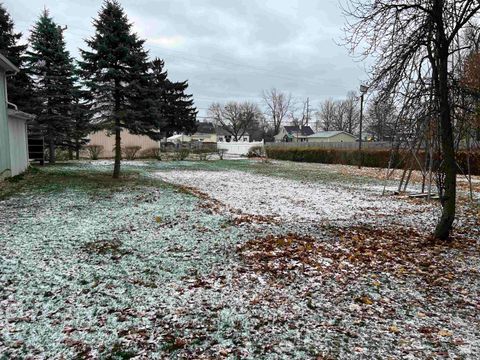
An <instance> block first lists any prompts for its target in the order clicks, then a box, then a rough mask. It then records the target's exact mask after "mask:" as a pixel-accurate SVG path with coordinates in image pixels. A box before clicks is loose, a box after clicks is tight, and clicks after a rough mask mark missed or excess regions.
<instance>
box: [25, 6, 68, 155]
mask: <svg viewBox="0 0 480 360" xmlns="http://www.w3.org/2000/svg"><path fill="white" fill-rule="evenodd" d="M30 44H31V50H30V51H28V52H27V65H28V68H29V72H30V74H31V75H32V78H33V82H34V93H35V98H36V99H38V103H36V104H34V109H33V113H34V114H35V115H36V116H37V117H36V119H35V121H34V123H33V128H34V130H35V131H37V132H41V133H42V134H43V135H44V136H45V140H46V142H47V143H48V146H49V161H50V163H54V162H55V149H56V146H57V145H65V144H66V143H68V141H69V131H70V128H71V125H72V104H73V97H74V68H73V60H72V58H71V57H70V54H69V52H68V51H67V50H66V45H65V41H64V38H63V30H62V29H61V27H60V26H58V25H57V24H56V23H55V22H54V21H53V19H52V18H51V17H50V16H49V14H48V11H47V10H45V11H44V12H43V13H42V15H41V16H40V18H39V19H38V21H37V23H36V24H35V26H34V28H33V30H32V33H31V36H30Z"/></svg>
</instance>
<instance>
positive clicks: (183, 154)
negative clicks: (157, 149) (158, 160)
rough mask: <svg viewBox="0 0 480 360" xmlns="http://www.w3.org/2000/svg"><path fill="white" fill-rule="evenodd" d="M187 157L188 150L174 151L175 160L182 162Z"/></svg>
mask: <svg viewBox="0 0 480 360" xmlns="http://www.w3.org/2000/svg"><path fill="white" fill-rule="evenodd" d="M188 155H190V149H188V148H183V147H182V148H179V149H176V150H175V160H177V161H183V160H185V159H186V158H187V157H188Z"/></svg>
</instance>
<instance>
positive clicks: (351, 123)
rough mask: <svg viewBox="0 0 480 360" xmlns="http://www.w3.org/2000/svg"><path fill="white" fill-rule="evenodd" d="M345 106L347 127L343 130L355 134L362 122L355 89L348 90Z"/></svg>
mask: <svg viewBox="0 0 480 360" xmlns="http://www.w3.org/2000/svg"><path fill="white" fill-rule="evenodd" d="M343 106H344V108H345V128H344V129H343V131H346V132H348V133H350V134H353V133H355V132H356V131H357V128H358V125H359V123H360V111H359V110H358V96H357V94H356V93H355V91H350V92H348V94H347V98H346V99H345V100H344V101H343Z"/></svg>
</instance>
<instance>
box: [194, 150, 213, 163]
mask: <svg viewBox="0 0 480 360" xmlns="http://www.w3.org/2000/svg"><path fill="white" fill-rule="evenodd" d="M193 152H194V154H196V155H198V159H199V160H201V161H205V160H208V157H209V156H210V155H211V154H212V149H209V148H200V149H196V150H194V151H193Z"/></svg>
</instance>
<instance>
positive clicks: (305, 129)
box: [284, 125, 314, 136]
mask: <svg viewBox="0 0 480 360" xmlns="http://www.w3.org/2000/svg"><path fill="white" fill-rule="evenodd" d="M284 128H285V131H286V132H288V133H289V134H297V133H299V134H301V135H302V136H310V135H313V133H314V132H313V130H312V128H311V127H310V126H308V125H306V126H302V127H299V126H284Z"/></svg>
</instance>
